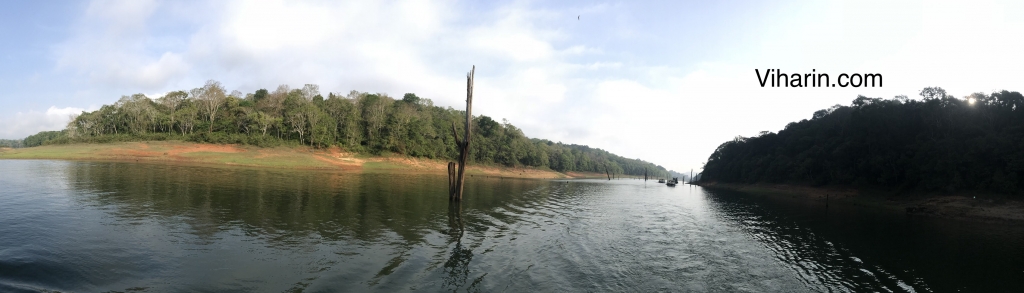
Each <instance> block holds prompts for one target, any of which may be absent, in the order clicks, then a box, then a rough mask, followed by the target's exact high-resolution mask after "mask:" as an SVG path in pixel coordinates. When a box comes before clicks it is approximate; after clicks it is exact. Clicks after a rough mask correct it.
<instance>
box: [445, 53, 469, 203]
mask: <svg viewBox="0 0 1024 293" xmlns="http://www.w3.org/2000/svg"><path fill="white" fill-rule="evenodd" d="M475 71H476V66H473V68H472V69H470V70H469V73H468V74H466V134H465V135H464V136H463V139H461V140H460V139H459V132H458V130H456V127H455V123H454V122H452V135H453V136H454V137H455V146H457V147H458V149H459V169H458V175H456V174H455V173H456V172H454V169H453V168H454V165H455V163H454V162H450V163H448V178H449V184H450V185H449V187H450V189H449V191H448V192H449V193H448V200H450V201H461V200H462V190H463V187H464V186H465V179H466V161H467V160H468V159H469V140H470V138H471V137H473V136H472V135H471V134H470V130H471V129H472V127H473V73H474V72H475ZM452 181H454V184H453V185H452Z"/></svg>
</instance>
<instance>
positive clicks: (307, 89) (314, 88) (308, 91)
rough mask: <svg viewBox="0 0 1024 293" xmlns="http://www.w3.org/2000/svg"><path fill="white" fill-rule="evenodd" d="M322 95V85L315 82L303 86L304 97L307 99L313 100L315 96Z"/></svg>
mask: <svg viewBox="0 0 1024 293" xmlns="http://www.w3.org/2000/svg"><path fill="white" fill-rule="evenodd" d="M318 95H320V86H319V85H315V84H308V83H307V84H306V85H305V86H303V87H302V97H303V98H305V99H306V101H312V100H313V97H316V96H318Z"/></svg>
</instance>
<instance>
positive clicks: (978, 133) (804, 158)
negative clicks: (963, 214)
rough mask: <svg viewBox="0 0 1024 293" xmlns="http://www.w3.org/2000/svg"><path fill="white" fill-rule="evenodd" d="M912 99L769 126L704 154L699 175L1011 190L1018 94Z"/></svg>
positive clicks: (1020, 104)
mask: <svg viewBox="0 0 1024 293" xmlns="http://www.w3.org/2000/svg"><path fill="white" fill-rule="evenodd" d="M921 96H923V100H912V99H907V97H906V96H898V97H896V98H893V99H877V98H867V97H863V96H860V97H857V99H855V100H854V101H853V103H852V105H850V106H840V105H836V106H833V107H832V108H829V109H825V110H820V111H817V112H815V113H814V115H813V116H812V118H811V119H810V120H802V121H800V122H794V123H790V124H789V125H787V126H786V128H785V129H783V130H782V131H779V132H778V133H770V132H762V133H761V134H760V135H759V136H757V137H750V138H746V137H737V138H736V139H734V140H732V141H729V142H726V143H723V144H722V145H720V146H719V147H718V149H716V150H715V152H714V153H713V154H711V156H710V157H709V158H708V161H707V163H706V165H705V167H704V172H703V173H702V176H703V178H702V179H701V180H702V181H717V182H729V183H791V184H793V183H795V184H809V185H848V186H873V187H883V188H887V189H894V190H905V191H961V190H972V191H985V192H999V193H1014V194H1020V193H1021V191H1022V187H1024V97H1022V96H1021V94H1020V93H1019V92H1008V91H1002V92H997V93H992V94H989V95H985V94H981V93H976V94H972V95H970V96H968V97H965V98H962V99H961V98H955V97H952V96H949V95H947V94H946V93H945V91H944V90H942V89H941V88H926V89H924V90H923V91H922V92H921Z"/></svg>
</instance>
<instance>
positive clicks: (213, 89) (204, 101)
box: [191, 79, 227, 133]
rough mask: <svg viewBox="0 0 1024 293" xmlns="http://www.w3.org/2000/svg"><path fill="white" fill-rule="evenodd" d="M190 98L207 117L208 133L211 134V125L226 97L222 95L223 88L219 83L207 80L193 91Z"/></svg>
mask: <svg viewBox="0 0 1024 293" xmlns="http://www.w3.org/2000/svg"><path fill="white" fill-rule="evenodd" d="M191 93H192V96H193V97H195V98H196V101H197V102H198V103H199V107H200V109H201V110H202V111H203V113H204V114H206V116H207V117H208V119H207V121H209V122H210V129H209V132H210V133H213V123H214V120H216V119H217V110H218V109H220V107H221V106H222V105H224V101H225V100H226V99H227V95H225V93H224V86H222V85H221V84H220V82H219V81H215V80H212V79H211V80H208V81H206V85H204V86H203V87H201V88H197V89H193V90H192V92H191Z"/></svg>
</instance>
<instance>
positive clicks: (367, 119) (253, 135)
mask: <svg viewBox="0 0 1024 293" xmlns="http://www.w3.org/2000/svg"><path fill="white" fill-rule="evenodd" d="M472 123H473V128H472V130H473V139H472V142H471V144H470V148H471V149H470V156H471V158H470V160H471V161H474V162H477V163H485V164H500V165H504V166H510V167H520V166H530V167H539V168H550V169H552V170H555V171H559V172H569V171H588V172H598V173H605V172H606V171H608V172H611V173H613V174H627V175H641V176H642V175H643V174H644V171H645V169H646V170H647V171H648V172H649V174H650V175H651V176H662V177H664V176H667V175H668V171H667V170H665V168H663V167H661V166H656V165H654V164H652V163H649V162H645V161H641V160H638V159H627V158H623V157H621V156H618V155H615V154H612V153H609V152H607V151H604V150H601V149H597V148H590V147H588V146H580V145H572V144H562V143H560V142H559V143H555V142H551V141H548V140H539V139H529V138H527V137H526V136H525V135H524V134H523V132H522V131H521V130H520V129H519V128H517V127H515V126H514V125H512V124H510V123H508V122H507V121H503V122H497V121H494V120H493V119H491V118H490V117H487V116H474V117H473V121H472ZM453 124H454V125H455V127H456V128H458V129H464V127H465V111H460V110H455V109H452V108H451V107H448V108H442V107H438V106H434V104H433V102H432V101H431V100H429V99H424V98H420V97H417V96H416V95H415V94H405V96H403V97H402V98H401V99H394V98H391V97H389V96H388V95H386V94H370V93H362V92H356V91H352V92H350V93H348V94H346V95H342V94H339V93H329V94H328V95H327V97H323V96H322V95H321V94H320V90H319V87H318V86H316V85H310V84H307V85H305V86H304V87H303V88H301V89H291V88H289V87H288V86H286V85H282V86H279V87H277V89H276V90H274V91H268V90H265V89H261V90H257V91H256V92H254V93H250V94H242V93H240V92H237V91H235V92H232V93H230V94H229V93H226V92H225V90H224V87H223V86H222V85H221V84H220V83H219V82H216V81H209V82H207V83H206V85H204V86H203V87H200V88H196V89H192V90H189V91H177V92H171V93H168V94H167V95H165V96H163V97H160V98H157V99H155V100H154V99H150V98H148V97H146V96H145V95H142V94H135V95H131V96H123V97H122V98H121V99H120V100H118V101H117V102H116V103H114V104H112V105H104V106H103V107H102V108H100V109H99V110H96V111H93V112H87V113H82V114H81V115H79V116H77V117H75V118H74V119H72V121H71V122H69V124H68V126H67V128H66V129H65V130H63V131H60V132H42V133H39V134H37V135H33V136H29V137H27V138H26V139H25V140H24V141H25V146H34V145H39V144H44V143H67V142H107V141H131V140H173V139H178V140H188V141H195V142H212V143H240V144H251V145H259V146H273V145H280V144H296V145H297V144H302V145H308V146H312V147H319V148H325V147H330V146H340V147H342V148H344V149H346V150H349V151H355V152H363V153H371V154H383V153H395V154H402V155H408V156H413V157H424V158H436V159H451V158H455V157H456V155H457V154H458V152H457V151H456V149H455V144H454V142H453V141H454V139H453V136H452V135H453V131H452V127H453ZM460 133H462V132H461V131H460Z"/></svg>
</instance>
